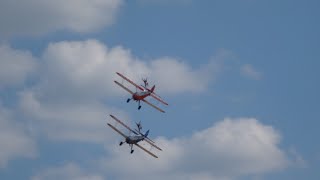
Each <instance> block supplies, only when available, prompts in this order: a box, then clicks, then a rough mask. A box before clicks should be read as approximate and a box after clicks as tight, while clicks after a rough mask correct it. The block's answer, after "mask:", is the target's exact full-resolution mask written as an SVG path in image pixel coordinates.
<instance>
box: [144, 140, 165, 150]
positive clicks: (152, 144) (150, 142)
mask: <svg viewBox="0 0 320 180" xmlns="http://www.w3.org/2000/svg"><path fill="white" fill-rule="evenodd" d="M144 140H145V141H146V142H147V143H149V144H150V145H151V146H153V147H155V148H157V149H158V150H159V151H162V149H161V148H159V147H158V146H156V145H155V144H154V143H153V142H152V141H151V140H150V139H148V138H145V139H144Z"/></svg>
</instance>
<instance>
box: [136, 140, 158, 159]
mask: <svg viewBox="0 0 320 180" xmlns="http://www.w3.org/2000/svg"><path fill="white" fill-rule="evenodd" d="M134 145H136V146H137V147H139V148H140V149H142V150H144V151H145V152H146V153H148V154H150V155H151V156H153V157H155V158H158V156H156V155H154V154H153V153H152V152H150V151H148V150H147V149H146V148H144V147H142V146H140V145H139V144H138V143H136V144H134Z"/></svg>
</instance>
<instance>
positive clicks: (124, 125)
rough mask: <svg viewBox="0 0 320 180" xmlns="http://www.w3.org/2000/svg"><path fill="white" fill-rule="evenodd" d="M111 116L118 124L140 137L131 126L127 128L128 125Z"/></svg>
mask: <svg viewBox="0 0 320 180" xmlns="http://www.w3.org/2000/svg"><path fill="white" fill-rule="evenodd" d="M110 116H111V117H112V118H113V119H114V120H115V121H117V122H118V123H120V124H121V125H122V126H123V127H125V128H127V129H128V130H129V131H131V132H133V133H134V134H136V135H138V133H137V132H135V131H134V130H132V129H131V128H130V127H129V126H127V125H126V124H124V123H123V122H122V121H120V120H119V119H118V118H116V117H115V116H113V115H112V114H110Z"/></svg>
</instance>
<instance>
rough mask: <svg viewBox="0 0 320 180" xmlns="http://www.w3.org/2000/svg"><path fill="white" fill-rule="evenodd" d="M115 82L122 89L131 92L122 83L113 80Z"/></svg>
mask: <svg viewBox="0 0 320 180" xmlns="http://www.w3.org/2000/svg"><path fill="white" fill-rule="evenodd" d="M114 82H115V83H116V84H118V85H119V86H120V87H122V88H123V89H125V90H126V91H128V92H129V93H130V94H133V92H132V91H131V90H130V89H128V88H127V87H125V86H124V85H122V84H121V83H119V82H118V81H114Z"/></svg>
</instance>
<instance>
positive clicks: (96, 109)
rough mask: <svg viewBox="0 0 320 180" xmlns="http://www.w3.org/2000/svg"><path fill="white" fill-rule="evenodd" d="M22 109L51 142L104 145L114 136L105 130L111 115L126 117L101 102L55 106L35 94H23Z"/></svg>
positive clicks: (53, 103)
mask: <svg viewBox="0 0 320 180" xmlns="http://www.w3.org/2000/svg"><path fill="white" fill-rule="evenodd" d="M20 108H21V112H22V113H23V115H24V116H25V117H27V118H29V119H32V121H31V123H32V127H33V129H34V131H35V133H36V134H40V135H45V136H46V137H48V138H49V139H51V140H62V141H77V142H89V143H102V142H104V141H106V140H110V139H111V138H113V137H114V134H112V133H110V132H109V131H106V128H107V126H106V122H107V117H108V116H107V115H108V114H109V113H110V112H113V113H117V114H124V113H122V112H121V111H119V110H117V109H114V108H107V107H106V106H105V105H103V104H101V103H98V102H87V103H70V102H68V103H66V102H63V103H61V102H59V103H55V102H52V101H49V102H46V101H41V100H39V99H37V97H36V95H35V94H34V93H33V92H23V93H21V100H20Z"/></svg>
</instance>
